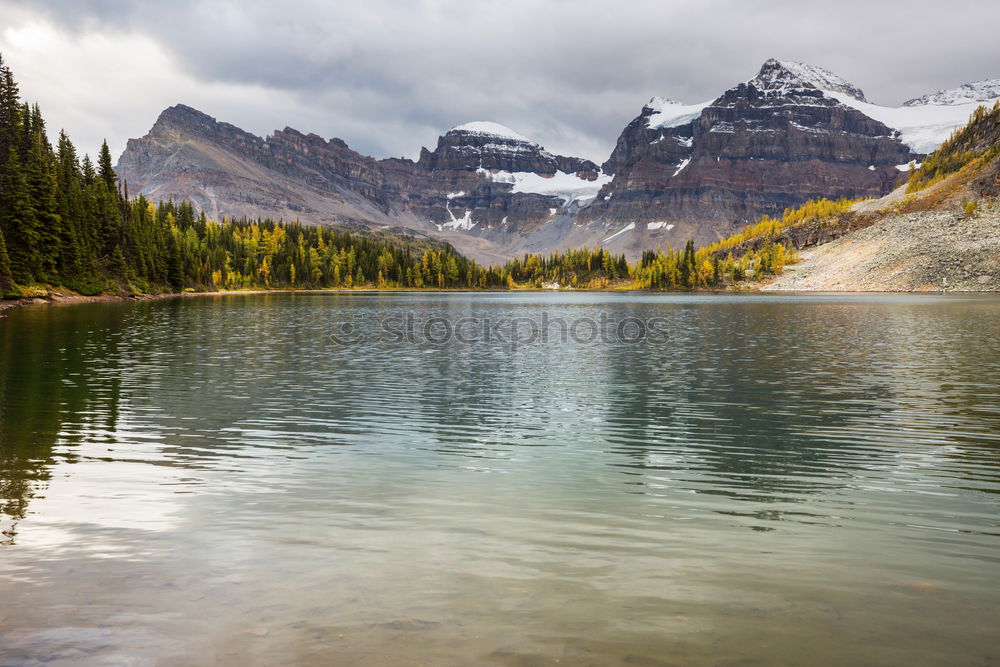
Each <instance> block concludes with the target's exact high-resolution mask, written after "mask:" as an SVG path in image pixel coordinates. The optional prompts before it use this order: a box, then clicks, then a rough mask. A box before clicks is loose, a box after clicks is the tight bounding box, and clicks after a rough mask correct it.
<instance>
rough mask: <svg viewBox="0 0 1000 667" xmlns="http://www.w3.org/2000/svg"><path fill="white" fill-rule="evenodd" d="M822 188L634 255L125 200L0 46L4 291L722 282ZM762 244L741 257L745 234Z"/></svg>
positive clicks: (771, 256) (754, 263) (750, 269)
mask: <svg viewBox="0 0 1000 667" xmlns="http://www.w3.org/2000/svg"><path fill="white" fill-rule="evenodd" d="M842 208H843V205H842V204H841V203H839V202H838V203H836V204H834V203H832V202H826V201H825V200H822V201H820V202H810V203H809V204H807V205H806V206H805V207H803V208H802V209H799V210H796V211H786V213H785V217H784V218H782V219H779V220H772V219H769V218H766V217H765V218H763V219H762V220H761V221H760V222H759V223H758V224H757V225H755V226H753V227H748V228H747V230H746V231H745V232H744V233H743V234H742V235H737V236H734V237H732V238H731V239H727V240H726V241H722V242H720V243H717V244H714V245H713V246H709V247H707V248H701V249H698V250H696V249H695V247H694V244H693V243H691V242H688V244H687V245H686V247H685V248H684V249H683V250H676V251H675V250H672V249H670V248H667V249H666V250H657V251H647V252H646V253H644V254H643V256H642V258H641V259H640V260H639V261H638V262H636V263H634V264H632V263H629V262H628V261H627V260H626V258H625V255H622V254H619V255H614V254H612V253H611V252H609V251H608V250H607V249H604V248H600V247H595V248H593V249H579V250H567V251H565V252H562V253H559V252H557V253H552V254H550V255H547V256H543V255H531V254H529V255H524V256H523V257H521V258H518V259H514V260H511V261H509V262H507V263H506V264H504V265H503V266H491V267H483V266H480V265H478V264H476V262H475V261H474V260H469V259H467V258H465V257H463V256H462V255H460V254H459V253H458V252H456V251H455V249H454V248H452V247H451V246H450V245H448V244H445V243H440V242H432V241H428V240H423V239H417V238H415V237H404V236H400V235H393V234H385V233H364V234H361V233H358V234H355V233H349V232H345V231H336V230H331V229H329V228H323V227H319V226H311V225H303V224H300V223H298V222H276V221H274V220H268V219H256V220H251V219H240V220H234V219H230V218H224V219H223V220H221V221H212V220H208V219H207V218H206V216H205V213H204V212H201V211H196V210H195V209H194V207H193V206H192V205H191V204H190V203H189V202H185V201H182V202H173V201H161V202H157V203H154V202H151V201H149V200H147V199H146V198H145V197H144V196H142V195H140V196H138V197H135V198H129V196H128V192H127V187H126V184H122V183H119V181H118V178H117V176H116V174H115V171H114V168H113V165H112V158H111V153H110V151H109V149H108V145H107V143H106V142H105V143H104V144H103V145H102V146H101V150H100V153H99V155H98V158H97V164H94V163H93V162H92V161H91V159H90V157H89V156H86V155H84V156H83V157H82V158H81V157H80V156H79V155H78V154H77V152H76V149H75V148H74V146H73V144H72V142H71V141H70V139H69V137H68V136H66V134H65V133H64V132H59V135H58V139H57V141H56V143H55V145H52V144H51V143H50V142H49V139H48V135H47V132H46V126H45V120H44V118H43V117H42V114H41V111H40V110H39V108H38V106H37V105H34V106H29V105H28V104H26V103H24V102H22V101H21V100H20V94H19V90H18V86H17V83H16V81H15V80H14V77H13V74H12V73H11V71H10V68H9V67H7V66H6V65H5V64H4V62H3V59H2V57H0V296H18V295H21V294H24V293H25V292H26V290H29V289H30V288H35V287H44V286H49V287H56V286H62V287H66V288H69V289H71V290H74V291H77V292H79V293H81V294H99V293H104V292H118V293H121V292H129V293H158V292H176V291H180V290H184V289H192V290H215V289H245V288H284V287H301V288H328V287H401V288H466V289H469V288H471V289H510V288H517V287H542V286H545V285H547V284H551V283H558V284H559V285H560V286H561V287H578V288H608V287H623V288H629V287H631V288H645V289H691V288H698V287H722V286H725V285H728V284H731V283H733V282H738V281H740V280H744V279H746V278H751V277H760V276H761V275H765V274H767V273H777V272H780V271H781V268H782V266H783V265H784V263H785V262H786V261H788V260H789V259H790V254H789V250H788V248H786V247H785V246H784V245H782V244H781V243H778V242H776V241H774V240H773V239H775V238H776V236H777V232H778V231H780V229H781V228H782V227H784V226H787V225H790V224H798V223H799V222H801V221H802V220H803V219H808V218H810V216H812V217H815V216H822V215H832V214H833V213H835V212H836V211H839V210H841V209H842ZM765 234H770V235H771V236H769V237H768V238H769V239H770V240H769V241H768V242H767V243H765V244H764V245H763V247H761V248H759V249H757V250H755V251H752V252H749V251H748V252H744V253H742V254H741V255H740V256H739V257H736V258H734V257H733V254H732V252H730V253H729V254H728V255H727V256H725V257H720V255H721V251H723V250H726V249H732V248H734V247H736V246H737V245H738V244H739V243H741V242H742V241H743V240H745V239H746V238H748V237H749V236H750V235H756V236H761V235H765Z"/></svg>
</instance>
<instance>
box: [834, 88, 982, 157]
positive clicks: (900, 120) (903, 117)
mask: <svg viewBox="0 0 1000 667" xmlns="http://www.w3.org/2000/svg"><path fill="white" fill-rule="evenodd" d="M824 92H825V93H826V94H828V95H829V96H830V97H833V98H835V99H836V100H838V101H839V102H841V103H842V104H846V105H847V106H849V107H853V108H855V109H857V110H858V111H860V112H861V113H863V114H864V115H866V116H868V117H869V118H874V119H875V120H877V121H880V122H882V123H884V124H885V125H888V126H889V127H891V128H892V129H894V130H896V131H897V132H899V139H900V141H902V142H903V143H904V144H906V145H907V146H909V147H910V148H911V149H912V150H913V151H914V152H915V153H933V152H934V151H935V150H937V149H938V147H939V146H940V145H941V144H943V143H944V142H945V140H946V139H948V137H950V136H951V134H952V132H954V131H955V130H957V129H958V128H960V127H963V126H965V125H966V124H968V122H969V117H970V116H971V115H972V113H973V112H974V111H975V110H976V108H977V107H979V106H980V103H979V102H966V103H964V104H951V105H939V104H924V105H920V106H902V107H883V106H879V105H877V104H870V103H868V102H860V101H858V100H856V99H854V98H853V97H851V96H850V95H845V94H844V93H838V92H836V91H832V90H828V91H824Z"/></svg>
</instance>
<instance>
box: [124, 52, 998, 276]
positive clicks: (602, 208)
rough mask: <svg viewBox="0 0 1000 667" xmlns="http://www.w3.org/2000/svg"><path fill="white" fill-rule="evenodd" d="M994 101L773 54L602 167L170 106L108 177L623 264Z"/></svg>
mask: <svg viewBox="0 0 1000 667" xmlns="http://www.w3.org/2000/svg"><path fill="white" fill-rule="evenodd" d="M997 99H1000V80H988V81H980V82H976V83H971V84H965V85H962V86H960V87H958V88H955V89H953V90H945V91H940V92H936V93H932V94H928V95H924V96H923V97H918V98H916V99H913V100H910V101H908V102H906V103H905V104H904V105H902V106H900V107H898V108H891V107H884V106H879V105H877V104H873V103H871V102H869V101H868V100H867V98H866V97H865V94H864V93H863V92H862V91H861V90H860V89H859V88H858V87H857V86H854V85H852V84H851V83H849V82H847V81H845V80H844V79H842V78H841V77H839V76H837V75H836V74H834V73H832V72H830V71H828V70H825V69H822V68H819V67H813V66H810V65H805V64H802V63H796V62H788V61H779V60H773V59H772V60H768V61H767V62H765V63H764V64H763V66H762V67H761V68H760V71H759V72H758V73H757V75H756V76H754V77H753V78H751V79H750V80H749V81H746V82H744V83H740V84H738V85H736V86H734V87H732V88H730V89H729V90H726V91H725V92H723V93H722V94H721V95H720V96H719V97H718V98H716V99H714V100H709V101H704V102H699V103H696V104H684V103H680V102H675V101H672V100H668V99H665V98H660V97H655V98H653V99H652V100H650V101H649V102H648V103H647V104H646V105H645V106H643V107H642V109H641V111H640V113H639V115H638V116H637V117H636V118H635V119H634V120H633V121H632V122H630V123H629V124H628V125H627V126H626V127H625V128H624V130H622V132H621V135H620V136H619V138H618V141H617V143H616V144H615V146H614V148H613V150H612V151H611V154H610V156H609V157H608V159H607V160H606V161H605V162H604V163H603V164H602V165H597V164H595V163H593V162H591V161H589V160H585V159H582V158H578V157H572V156H563V155H553V154H552V153H549V152H548V151H546V150H545V149H544V147H542V146H540V145H539V144H538V143H536V142H534V141H532V140H531V139H530V138H528V137H525V136H523V135H521V134H519V133H518V132H516V131H514V130H512V129H510V128H507V127H505V126H503V125H500V124H498V123H495V122H485V121H480V122H470V123H467V124H464V125H460V126H458V127H455V128H452V129H451V130H449V131H447V132H446V133H445V134H444V135H443V136H441V137H440V138H439V139H438V142H437V146H435V147H434V148H433V150H429V149H427V148H423V149H421V151H420V156H419V158H418V159H417V160H416V161H413V160H408V159H399V158H390V159H375V158H372V157H369V156H366V155H362V154H360V153H358V152H356V151H354V150H351V148H350V147H349V146H348V145H347V144H346V143H345V142H344V141H342V140H340V139H336V138H334V139H330V140H325V139H323V138H321V137H319V136H317V135H315V134H302V133H301V132H298V131H296V130H294V129H291V128H285V129H284V130H281V131H276V132H274V133H273V134H272V135H271V136H269V137H266V138H261V137H258V136H255V135H253V134H251V133H248V132H245V131H243V130H241V129H240V128H237V127H235V126H233V125H230V124H228V123H225V122H220V121H217V120H216V119H214V118H212V117H210V116H208V115H206V114H204V113H202V112H200V111H197V110H195V109H192V108H190V107H187V106H184V105H177V106H173V107H170V108H168V109H166V110H164V111H163V112H162V113H161V114H160V117H159V118H158V119H157V121H156V123H155V124H154V125H153V127H152V129H151V130H150V131H149V133H148V134H147V135H146V136H145V137H142V138H141V139H131V140H129V142H128V145H127V147H126V149H125V151H124V153H123V154H122V156H121V158H120V159H119V161H118V165H117V171H118V174H119V176H120V177H121V178H122V179H124V180H125V181H126V182H127V183H128V186H129V189H130V191H131V192H132V193H133V194H137V193H142V194H144V195H146V196H147V197H148V198H150V199H153V200H164V199H168V198H173V199H175V200H190V201H191V202H193V203H194V205H195V206H196V207H200V208H203V209H204V210H205V211H206V213H207V214H208V215H209V216H210V217H212V218H216V219H221V218H222V217H224V216H230V217H243V216H247V217H270V218H275V219H285V220H295V219H297V220H299V221H301V222H303V223H316V224H321V225H330V226H338V227H346V228H358V227H362V228H374V229H379V228H387V229H392V228H403V229H405V230H407V231H408V232H409V233H411V234H416V235H427V236H430V237H436V238H438V239H441V240H446V241H448V242H450V243H451V244H452V245H454V246H455V247H456V248H457V249H458V250H459V251H461V252H462V253H463V254H465V255H467V256H469V257H472V258H475V259H477V260H479V261H480V262H484V263H488V262H498V261H502V260H506V259H509V258H511V257H513V256H517V255H521V254H523V253H529V252H530V253H545V252H550V251H553V250H561V249H565V248H571V247H584V246H587V247H592V246H594V245H600V246H601V247H604V248H607V249H609V250H610V251H612V252H614V253H624V254H625V255H626V256H628V257H629V258H630V259H634V258H636V257H638V256H640V255H641V254H642V252H643V250H647V249H652V248H656V247H657V246H667V245H671V246H673V247H679V246H682V245H683V244H684V243H685V242H686V241H687V240H688V239H693V240H694V241H695V243H696V244H698V245H702V244H706V243H710V242H713V241H715V240H717V239H720V238H724V237H726V236H729V235H731V234H733V233H734V232H736V231H738V230H739V229H741V228H743V227H744V226H746V225H747V224H749V223H751V222H753V221H754V220H756V219H757V218H759V217H760V216H761V215H777V214H780V213H781V212H782V211H783V210H785V209H786V208H789V207H793V206H797V205H800V204H802V203H804V202H806V201H807V200H810V199H813V198H819V197H827V198H831V199H833V198H840V197H844V198H851V199H854V198H861V197H879V196H882V195H885V194H887V193H888V192H890V191H891V190H893V189H894V188H895V187H896V186H897V185H898V184H899V182H900V181H901V180H902V179H903V178H905V176H906V174H905V172H906V171H908V170H909V169H910V168H911V166H912V164H914V163H919V162H920V161H921V159H922V157H923V156H924V155H926V154H928V153H930V152H932V151H934V150H935V149H936V148H937V147H938V146H939V145H940V144H941V143H942V142H943V141H944V140H945V139H947V138H948V137H949V135H951V133H952V132H953V131H954V130H955V129H957V128H958V127H961V126H963V125H965V124H966V123H967V122H968V120H969V116H970V115H971V113H972V112H973V111H974V110H975V109H976V108H977V107H978V106H979V105H981V104H992V102H993V101H994V100H997Z"/></svg>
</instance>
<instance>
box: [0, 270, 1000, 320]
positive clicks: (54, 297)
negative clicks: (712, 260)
mask: <svg viewBox="0 0 1000 667" xmlns="http://www.w3.org/2000/svg"><path fill="white" fill-rule="evenodd" d="M778 278H780V276H778ZM774 282H776V281H775V280H771V281H767V282H761V283H758V284H757V285H754V286H753V287H751V288H749V289H747V288H744V289H720V290H651V289H547V288H524V289H513V290H510V289H468V288H454V289H447V288H443V289H424V288H415V289H407V288H398V287H394V288H384V289H379V288H375V287H373V288H359V289H353V288H340V287H332V288H328V289H294V288H280V289H247V290H216V291H212V292H165V293H162V294H128V295H124V294H95V295H92V296H87V295H83V294H75V293H73V292H69V291H68V290H67V291H65V292H64V291H55V292H53V293H51V294H47V295H45V296H31V297H21V298H17V299H0V319H2V318H3V316H4V315H5V314H6V312H7V311H10V310H13V309H15V308H21V307H24V306H46V305H47V306H65V305H74V304H83V303H126V302H130V301H159V300H161V299H185V298H192V297H206V296H227V295H232V294H372V293H382V292H384V293H393V292H396V293H400V292H403V293H410V292H427V293H433V292H456V293H490V292H493V293H500V292H502V293H515V292H532V293H542V292H553V293H565V292H641V293H644V294H702V293H709V294H769V295H789V296H792V295H796V294H800V295H801V294H843V295H848V294H854V295H857V294H872V295H875V294H928V295H931V294H934V295H945V294H964V295H970V294H1000V292H998V291H996V290H955V289H953V290H949V289H936V290H920V289H917V290H830V289H824V290H816V289H806V290H789V289H769V288H770V286H771V284H772V283H774Z"/></svg>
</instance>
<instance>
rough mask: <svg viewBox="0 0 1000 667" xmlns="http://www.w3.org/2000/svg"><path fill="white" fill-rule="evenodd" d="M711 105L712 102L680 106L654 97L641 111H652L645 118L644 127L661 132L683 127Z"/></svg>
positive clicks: (671, 101)
mask: <svg viewBox="0 0 1000 667" xmlns="http://www.w3.org/2000/svg"><path fill="white" fill-rule="evenodd" d="M711 103H712V100H709V101H707V102H700V103H698V104H682V103H680V102H674V101H673V100H670V99H667V98H665V97H654V98H653V99H651V100H649V102H648V103H647V104H646V106H645V107H643V111H645V110H647V109H648V110H650V111H652V114H650V116H649V117H648V118H646V127H648V128H649V129H651V130H662V129H664V128H668V127H679V126H681V125H685V124H687V123H690V122H691V121H693V120H694V119H695V118H697V117H698V116H700V115H701V112H702V110H703V109H704V108H705V107H707V106H708V105H710V104H711Z"/></svg>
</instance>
